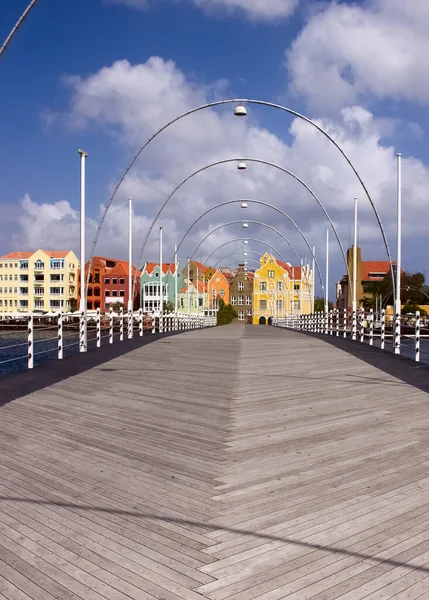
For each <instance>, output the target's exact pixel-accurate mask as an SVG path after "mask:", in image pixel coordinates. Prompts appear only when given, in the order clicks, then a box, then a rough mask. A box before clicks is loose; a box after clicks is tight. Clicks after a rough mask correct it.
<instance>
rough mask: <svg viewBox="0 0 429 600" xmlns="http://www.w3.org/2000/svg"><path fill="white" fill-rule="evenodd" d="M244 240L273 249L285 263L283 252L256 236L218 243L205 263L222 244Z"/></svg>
mask: <svg viewBox="0 0 429 600" xmlns="http://www.w3.org/2000/svg"><path fill="white" fill-rule="evenodd" d="M244 240H250V241H251V242H257V243H258V244H263V245H264V246H267V248H271V250H273V251H274V252H275V253H276V254H277V255H278V256H280V258H281V259H282V261H283V262H284V263H287V260H286V259H285V257H284V256H283V254H281V252H279V250H277V248H274V246H273V245H272V244H268V242H264V240H258V239H257V238H253V237H245V238H235V239H233V240H228V241H227V242H223V244H220V245H219V246H218V247H217V248H215V249H214V250H213V252H212V253H211V254H209V256H208V257H207V259H206V261H205V264H209V260H210V259H211V257H212V256H213V254H215V253H216V252H217V251H218V250H220V249H221V248H223V247H224V246H227V245H228V244H232V243H233V242H244Z"/></svg>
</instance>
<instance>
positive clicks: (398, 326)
mask: <svg viewBox="0 0 429 600" xmlns="http://www.w3.org/2000/svg"><path fill="white" fill-rule="evenodd" d="M397 158H398V164H397V170H398V171H397V200H398V215H397V216H398V225H397V227H398V242H397V243H398V248H397V257H396V302H395V313H396V315H395V320H396V322H395V338H394V339H395V342H394V349H395V354H400V353H401V262H402V154H398V157H397Z"/></svg>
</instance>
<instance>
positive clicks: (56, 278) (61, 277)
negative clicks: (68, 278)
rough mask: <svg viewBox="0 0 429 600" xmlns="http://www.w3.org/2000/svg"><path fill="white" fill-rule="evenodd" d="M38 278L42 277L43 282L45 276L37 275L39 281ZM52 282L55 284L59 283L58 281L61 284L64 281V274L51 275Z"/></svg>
mask: <svg viewBox="0 0 429 600" xmlns="http://www.w3.org/2000/svg"><path fill="white" fill-rule="evenodd" d="M38 277H42V281H43V275H36V279H37V278H38ZM51 281H52V282H53V283H55V282H57V281H58V282H59V281H64V275H63V274H61V275H51Z"/></svg>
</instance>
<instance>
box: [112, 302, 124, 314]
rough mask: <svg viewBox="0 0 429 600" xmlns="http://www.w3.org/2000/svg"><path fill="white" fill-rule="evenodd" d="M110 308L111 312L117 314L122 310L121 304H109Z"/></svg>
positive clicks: (122, 305)
mask: <svg viewBox="0 0 429 600" xmlns="http://www.w3.org/2000/svg"><path fill="white" fill-rule="evenodd" d="M111 307H112V309H113V312H115V313H118V314H119V312H120V310H121V308H122V309H124V304H123V303H122V302H114V303H113V304H111Z"/></svg>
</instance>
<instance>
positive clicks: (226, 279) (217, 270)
mask: <svg viewBox="0 0 429 600" xmlns="http://www.w3.org/2000/svg"><path fill="white" fill-rule="evenodd" d="M216 274H218V275H222V277H223V278H224V279H225V281H226V282H227V283H228V284H229V281H230V279H231V277H230V274H228V273H225V272H224V270H223V269H221V268H219V269H216V270H215V272H214V273H213V275H212V276H211V277H210V279H209V281H211V280H212V279H215V277H216Z"/></svg>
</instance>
